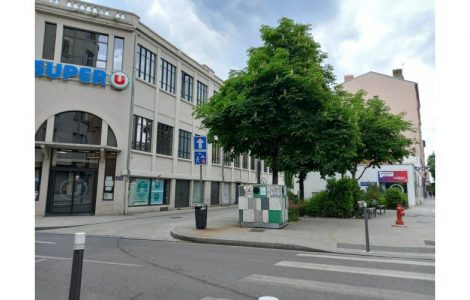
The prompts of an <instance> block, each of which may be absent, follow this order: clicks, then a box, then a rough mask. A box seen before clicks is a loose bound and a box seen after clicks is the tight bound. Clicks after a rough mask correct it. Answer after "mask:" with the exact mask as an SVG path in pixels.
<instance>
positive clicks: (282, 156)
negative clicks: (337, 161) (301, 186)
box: [194, 18, 333, 183]
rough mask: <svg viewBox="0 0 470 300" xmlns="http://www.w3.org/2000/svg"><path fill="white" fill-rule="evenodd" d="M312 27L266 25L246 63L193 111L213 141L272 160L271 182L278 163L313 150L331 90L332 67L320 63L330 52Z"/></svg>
mask: <svg viewBox="0 0 470 300" xmlns="http://www.w3.org/2000/svg"><path fill="white" fill-rule="evenodd" d="M309 30H310V25H304V24H297V23H294V21H292V20H290V19H287V18H283V19H281V20H280V21H279V24H278V26H277V27H270V26H266V25H264V26H262V27H261V30H260V32H261V38H262V40H263V45H262V46H260V47H257V48H251V49H249V50H248V62H247V66H246V68H245V69H243V70H240V71H231V72H230V74H229V79H227V80H226V81H225V82H224V84H223V86H221V88H220V89H219V93H218V94H216V95H215V96H213V97H212V98H211V99H210V101H209V102H208V103H206V104H203V105H201V106H198V107H196V108H195V111H194V115H195V117H196V118H199V119H201V122H202V126H203V127H205V128H207V129H208V132H209V133H208V136H209V141H210V142H214V141H215V137H217V143H218V144H219V145H221V146H222V147H223V148H225V149H231V150H232V151H234V153H235V154H240V153H244V152H248V151H251V154H252V155H254V156H256V157H258V158H261V159H265V160H266V161H268V162H269V163H270V165H271V168H272V170H273V183H277V172H278V170H279V169H280V168H283V169H286V168H287V167H288V166H290V165H292V164H291V163H290V162H288V161H289V157H290V156H291V155H292V153H295V152H296V151H298V152H299V155H302V156H305V157H306V156H307V155H306V153H308V154H310V153H311V148H312V145H314V144H315V139H316V133H315V132H316V130H315V129H314V128H315V124H316V120H317V116H318V115H319V112H320V111H321V110H322V109H323V107H324V106H325V104H324V102H325V101H327V98H328V97H330V93H331V91H330V89H329V88H328V86H329V84H331V82H332V79H333V75H332V74H333V73H332V68H331V67H330V66H323V65H322V63H323V61H324V59H326V55H324V54H323V53H321V52H320V50H319V48H320V45H319V44H318V43H316V42H315V41H314V40H313V38H312V37H311V36H310V34H309ZM304 152H305V153H304Z"/></svg>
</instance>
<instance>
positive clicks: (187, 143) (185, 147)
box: [178, 129, 191, 159]
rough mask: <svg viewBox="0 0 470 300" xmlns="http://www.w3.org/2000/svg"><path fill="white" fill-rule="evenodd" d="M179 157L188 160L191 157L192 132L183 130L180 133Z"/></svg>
mask: <svg viewBox="0 0 470 300" xmlns="http://www.w3.org/2000/svg"><path fill="white" fill-rule="evenodd" d="M178 157H180V158H186V159H189V158H190V157H191V132H188V131H184V130H182V129H180V132H179V143H178Z"/></svg>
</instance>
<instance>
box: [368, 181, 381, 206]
mask: <svg viewBox="0 0 470 300" xmlns="http://www.w3.org/2000/svg"><path fill="white" fill-rule="evenodd" d="M381 196H382V198H383V195H382V193H381V192H380V188H379V186H378V185H377V184H372V185H369V186H367V189H366V191H365V195H364V201H366V202H367V206H370V205H371V204H372V200H377V201H378V202H380V197H381ZM383 200H385V198H383Z"/></svg>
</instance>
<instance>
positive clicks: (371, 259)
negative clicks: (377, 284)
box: [297, 253, 435, 267]
mask: <svg viewBox="0 0 470 300" xmlns="http://www.w3.org/2000/svg"><path fill="white" fill-rule="evenodd" d="M297 256H303V257H317V258H331V259H340V260H355V261H367V262H380V263H387V264H399V265H413V266H431V267H434V266H435V263H434V261H416V260H403V259H383V258H374V257H357V256H356V257H353V256H347V257H344V256H337V255H325V254H310V253H298V254H297Z"/></svg>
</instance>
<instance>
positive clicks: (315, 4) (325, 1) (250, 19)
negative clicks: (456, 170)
mask: <svg viewBox="0 0 470 300" xmlns="http://www.w3.org/2000/svg"><path fill="white" fill-rule="evenodd" d="M89 2H93V3H97V4H102V5H106V6H109V7H113V8H119V9H123V10H127V11H130V12H134V13H136V14H137V15H139V16H140V18H141V21H142V22H143V23H144V24H146V25H147V26H149V27H150V28H151V29H152V30H154V31H155V32H157V33H158V34H160V35H161V36H163V37H164V38H165V39H167V40H168V41H169V42H171V43H172V44H174V45H175V46H176V47H178V48H180V49H181V50H183V51H184V52H185V53H187V54H189V55H190V56H191V57H192V58H194V59H195V60H196V61H198V62H199V63H202V64H207V65H208V66H209V67H211V68H212V69H213V70H214V71H215V72H216V74H217V75H218V76H219V77H220V78H222V79H226V78H227V75H228V72H229V70H230V69H242V68H244V67H245V66H246V59H247V56H246V50H247V49H248V48H250V47H253V46H258V45H260V44H261V40H260V38H259V28H260V26H261V25H263V24H265V25H270V26H276V25H277V21H278V20H279V19H280V18H281V17H288V18H291V19H293V20H294V21H296V22H300V23H306V24H311V25H312V36H313V38H314V39H315V40H316V41H317V42H319V43H320V45H321V48H322V50H323V51H324V52H326V53H327V54H328V56H329V58H328V63H329V64H331V65H332V66H333V67H334V71H335V74H336V82H337V83H341V82H343V78H344V75H347V74H353V75H354V76H359V75H361V74H364V73H366V72H368V71H375V72H379V73H383V74H387V75H392V69H396V68H402V69H403V75H404V77H405V79H407V80H410V81H414V82H417V83H418V84H419V92H420V100H421V121H422V128H421V129H422V133H423V139H424V140H426V148H425V153H426V156H428V155H429V154H431V152H433V151H434V150H435V131H436V128H435V123H436V120H435V117H436V113H435V111H436V103H435V97H434V79H435V78H434V77H435V75H434V70H435V65H434V1H433V0H414V1H397V0H381V1H372V0H337V1H332V0H225V1H220V0H172V1H167V0H140V1H132V0H90V1H89Z"/></svg>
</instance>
